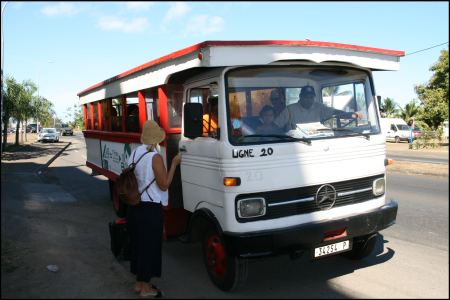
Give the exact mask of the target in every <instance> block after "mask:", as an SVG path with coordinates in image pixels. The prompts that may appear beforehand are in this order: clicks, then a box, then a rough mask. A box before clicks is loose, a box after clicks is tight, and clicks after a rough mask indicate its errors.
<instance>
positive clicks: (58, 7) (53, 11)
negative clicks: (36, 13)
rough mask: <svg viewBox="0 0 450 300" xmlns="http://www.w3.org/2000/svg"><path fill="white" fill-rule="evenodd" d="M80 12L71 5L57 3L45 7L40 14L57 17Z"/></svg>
mask: <svg viewBox="0 0 450 300" xmlns="http://www.w3.org/2000/svg"><path fill="white" fill-rule="evenodd" d="M79 11H80V9H79V8H77V7H76V5H75V4H73V3H67V2H59V3H58V4H53V5H47V6H45V7H44V8H43V9H42V10H41V12H42V13H43V14H44V15H46V16H49V17H53V16H58V15H74V14H76V13H78V12H79Z"/></svg>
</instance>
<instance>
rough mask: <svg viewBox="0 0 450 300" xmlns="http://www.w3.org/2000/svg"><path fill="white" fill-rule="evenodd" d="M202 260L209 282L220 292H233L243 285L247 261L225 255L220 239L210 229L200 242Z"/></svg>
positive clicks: (214, 231)
mask: <svg viewBox="0 0 450 300" xmlns="http://www.w3.org/2000/svg"><path fill="white" fill-rule="evenodd" d="M202 249H203V260H204V263H205V267H206V271H207V272H208V275H209V278H210V279H211V281H212V282H213V283H214V284H215V285H216V286H217V287H218V288H219V289H221V290H222V291H226V292H228V291H233V290H235V289H236V288H238V287H240V286H242V285H244V284H245V281H246V280H247V274H248V260H247V259H242V258H238V257H236V256H232V255H230V254H229V253H227V251H226V249H225V245H224V243H223V239H222V237H221V236H220V235H219V234H218V233H217V231H216V230H214V229H213V228H212V227H210V228H208V229H207V230H206V232H205V235H204V237H203V241H202Z"/></svg>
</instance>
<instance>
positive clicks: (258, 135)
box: [242, 134, 311, 145]
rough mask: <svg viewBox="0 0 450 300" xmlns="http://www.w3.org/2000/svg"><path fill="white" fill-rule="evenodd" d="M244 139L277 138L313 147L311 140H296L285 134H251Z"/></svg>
mask: <svg viewBox="0 0 450 300" xmlns="http://www.w3.org/2000/svg"><path fill="white" fill-rule="evenodd" d="M242 137H244V138H247V137H275V138H279V139H282V140H288V141H295V142H302V143H305V144H308V145H311V139H307V138H295V137H292V136H289V135H283V134H249V135H243V136H242Z"/></svg>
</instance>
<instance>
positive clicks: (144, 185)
mask: <svg viewBox="0 0 450 300" xmlns="http://www.w3.org/2000/svg"><path fill="white" fill-rule="evenodd" d="M165 136H166V135H165V132H164V131H163V130H162V129H161V128H160V127H159V126H158V124H157V123H156V122H155V121H153V120H150V121H146V122H145V123H144V126H143V128H142V134H141V143H142V144H143V145H141V146H139V147H137V148H136V149H135V150H134V151H133V152H132V153H131V155H130V158H129V159H128V165H130V164H131V163H132V162H133V160H134V161H137V160H138V159H139V157H141V156H142V155H143V157H142V159H141V160H140V161H139V163H138V164H137V165H136V168H135V170H134V172H135V175H136V179H137V182H138V187H139V192H142V195H141V201H140V203H139V204H138V205H136V206H129V207H128V214H127V223H128V226H129V231H130V238H131V262H130V271H131V273H133V274H135V275H136V284H135V286H134V290H135V291H136V292H137V293H139V295H140V296H141V297H156V296H160V294H161V292H160V291H159V290H158V289H157V288H156V287H155V286H152V285H151V284H150V280H151V279H152V278H153V277H161V259H162V233H163V210H162V206H167V204H168V191H167V189H168V188H169V186H170V184H171V182H172V179H173V175H174V173H175V170H176V167H177V166H178V165H179V164H180V162H181V156H180V154H177V155H176V156H175V157H174V158H173V159H172V164H171V166H170V169H169V172H167V171H166V167H165V165H164V162H163V159H162V157H161V155H160V154H158V153H157V152H156V145H157V144H159V143H160V142H162V141H163V140H164V138H165Z"/></svg>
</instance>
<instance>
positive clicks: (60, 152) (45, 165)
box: [36, 142, 72, 175]
mask: <svg viewBox="0 0 450 300" xmlns="http://www.w3.org/2000/svg"><path fill="white" fill-rule="evenodd" d="M70 145H72V142H68V143H67V145H65V146H64V147H63V148H62V149H61V150H59V151H58V153H56V154H55V156H53V157H52V158H51V159H50V160H49V161H48V162H46V163H45V164H44V165H42V166H40V167H39V168H38V169H37V170H36V173H37V175H41V174H42V173H43V171H44V169H46V168H48V166H49V165H50V164H51V163H52V162H54V161H55V159H57V158H58V156H60V155H61V154H62V153H63V152H64V151H65V150H66V149H67V148H68V147H69V146H70Z"/></svg>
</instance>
